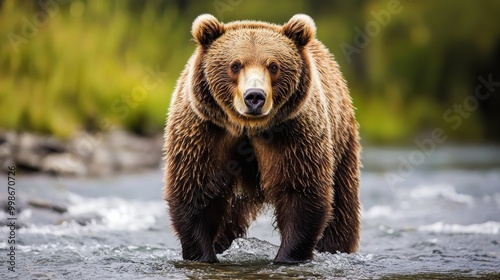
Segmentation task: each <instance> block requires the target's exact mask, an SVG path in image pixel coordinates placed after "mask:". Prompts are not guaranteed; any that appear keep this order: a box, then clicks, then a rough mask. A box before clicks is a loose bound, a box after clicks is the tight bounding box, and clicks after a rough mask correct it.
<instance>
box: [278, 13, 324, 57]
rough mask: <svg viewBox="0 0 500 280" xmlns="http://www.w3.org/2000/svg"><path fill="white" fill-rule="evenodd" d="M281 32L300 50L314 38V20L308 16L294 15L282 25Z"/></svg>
mask: <svg viewBox="0 0 500 280" xmlns="http://www.w3.org/2000/svg"><path fill="white" fill-rule="evenodd" d="M282 32H283V34H285V36H287V37H288V38H290V39H292V41H294V42H295V44H296V45H297V47H298V48H299V49H300V48H302V47H304V46H305V45H307V44H308V43H309V42H310V41H311V40H312V39H314V37H315V36H316V24H314V20H313V19H312V18H311V17H310V16H308V15H305V14H296V15H294V16H293V17H292V18H291V19H290V20H289V21H288V22H287V23H285V25H283V27H282Z"/></svg>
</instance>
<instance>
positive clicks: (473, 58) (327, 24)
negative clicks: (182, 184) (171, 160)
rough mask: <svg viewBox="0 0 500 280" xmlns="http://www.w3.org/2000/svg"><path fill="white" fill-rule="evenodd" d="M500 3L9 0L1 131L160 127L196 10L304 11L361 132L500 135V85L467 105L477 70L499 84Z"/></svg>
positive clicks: (189, 47)
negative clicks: (344, 86) (337, 70)
mask: <svg viewBox="0 0 500 280" xmlns="http://www.w3.org/2000/svg"><path fill="white" fill-rule="evenodd" d="M395 11H396V12H395ZM499 12H500V1H481V2H474V1H466V0H458V1H451V0H450V1H406V0H401V1H397V0H389V1H363V0H353V1H318V0H316V1H307V0H290V1H264V0H255V1H250V0H214V1H193V0H189V1H181V0H170V1H155V0H151V1H132V0H130V1H125V0H123V1H118V0H116V1H100V0H88V1H81V0H78V1H76V0H75V1H70V0H59V1H57V0H38V1H14V0H0V32H1V34H2V44H1V45H0V128H4V129H12V130H22V131H34V132H40V133H47V134H53V135H56V136H58V137H63V138H64V137H70V136H71V135H73V134H74V133H75V132H77V131H79V130H88V131H95V130H101V131H102V130H106V129H108V128H109V127H110V125H117V126H120V127H124V128H125V129H127V130H130V131H133V132H135V133H139V134H143V135H152V134H156V133H161V131H162V129H163V126H164V122H165V116H166V113H167V109H168V103H169V100H170V96H171V93H172V91H173V89H174V86H175V82H176V79H177V78H178V76H179V74H180V71H181V70H182V69H183V67H184V65H185V63H186V61H187V59H188V57H189V56H190V55H191V54H192V52H193V51H194V49H195V43H194V41H193V40H191V35H190V28H191V22H192V21H193V20H194V18H195V17H196V16H197V15H199V14H201V13H211V14H213V15H215V16H216V17H217V18H218V19H219V20H221V21H223V22H228V21H232V20H238V19H256V20H264V21H270V22H274V23H280V24H281V23H284V22H286V21H287V20H288V19H289V18H290V17H291V16H292V15H293V14H295V13H306V14H309V15H311V16H312V17H313V18H314V20H315V21H316V24H317V28H318V34H317V37H318V38H319V39H320V40H321V41H322V42H323V43H324V44H325V45H326V46H327V47H328V48H329V49H330V51H331V52H332V53H333V54H334V55H335V56H336V59H337V61H338V62H339V64H340V66H341V69H342V71H343V73H344V74H345V76H346V79H347V81H348V83H349V87H350V90H351V94H352V96H353V100H354V104H355V106H356V107H357V112H356V114H357V118H358V121H359V123H360V127H361V136H362V138H363V141H365V142H367V143H374V144H408V143H411V142H412V141H413V140H414V139H416V138H417V137H425V135H429V134H430V132H431V131H432V130H433V129H434V128H438V127H439V128H443V129H444V130H445V132H446V133H447V135H448V136H449V139H452V140H453V141H455V142H496V141H499V140H500V113H499V110H500V98H499V97H498V96H499V93H500V90H497V91H496V92H492V93H491V95H490V96H489V97H488V98H487V99H486V100H484V101H480V102H478V107H477V108H476V107H475V106H472V105H474V102H472V103H469V104H468V107H467V106H466V107H465V109H464V110H465V111H464V112H461V113H460V112H459V111H457V110H458V109H457V107H456V106H459V105H460V104H463V103H464V102H471V96H472V97H473V96H474V93H475V89H476V87H477V86H479V85H481V82H480V80H478V77H479V76H482V77H484V78H485V79H486V80H488V77H489V76H490V75H491V79H492V80H493V81H500V67H499V62H500V28H499V27H500V17H499V16H498V13H499ZM387 15H389V16H387ZM377 27H378V28H377ZM367 28H368V29H367ZM360 33H362V34H360ZM353 50H354V51H353ZM490 88H491V87H490ZM493 88H494V87H493ZM499 88H500V87H499ZM482 90H485V87H483V89H482ZM472 101H474V100H472ZM465 105H467V104H465ZM471 108H472V109H471ZM448 110H452V111H451V112H448ZM446 112H448V113H449V115H448V119H447V118H446V117H445V116H444V114H445V113H446ZM465 113H467V114H465ZM457 116H460V121H461V122H460V125H458V126H457V124H458V120H457V119H456V118H457ZM451 117H455V120H456V121H453V122H452V121H451V120H450V119H449V118H451Z"/></svg>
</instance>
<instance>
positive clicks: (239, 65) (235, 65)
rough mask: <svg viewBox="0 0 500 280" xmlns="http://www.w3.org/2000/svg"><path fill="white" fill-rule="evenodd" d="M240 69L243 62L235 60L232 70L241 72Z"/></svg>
mask: <svg viewBox="0 0 500 280" xmlns="http://www.w3.org/2000/svg"><path fill="white" fill-rule="evenodd" d="M240 70H241V63H239V62H238V61H235V62H233V63H232V64H231V71H233V73H238V72H240Z"/></svg>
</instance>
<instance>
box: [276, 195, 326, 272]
mask: <svg viewBox="0 0 500 280" xmlns="http://www.w3.org/2000/svg"><path fill="white" fill-rule="evenodd" d="M329 196H331V194H329V193H325V194H323V195H319V194H315V193H314V192H309V191H308V190H302V191H298V190H294V189H291V188H288V189H286V188H285V189H283V191H282V194H280V195H278V198H277V199H276V201H275V207H276V220H277V224H278V228H279V230H280V233H281V246H280V248H279V251H278V254H277V255H276V258H275V259H274V263H275V264H295V263H302V262H306V261H309V260H311V259H312V258H313V250H314V247H315V246H316V243H317V241H318V240H319V238H320V237H321V234H322V232H323V230H324V228H325V225H326V223H327V219H328V217H329V215H330V212H331V207H330V205H329V204H328V203H325V202H326V201H327V200H329Z"/></svg>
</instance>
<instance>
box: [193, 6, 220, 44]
mask: <svg viewBox="0 0 500 280" xmlns="http://www.w3.org/2000/svg"><path fill="white" fill-rule="evenodd" d="M191 34H193V38H194V40H195V41H196V42H197V43H198V44H199V45H200V46H202V47H204V48H206V47H208V46H210V44H212V43H213V41H215V40H216V39H217V38H219V37H220V36H221V35H222V34H224V24H222V23H220V22H219V21H218V20H217V19H216V18H215V17H214V16H212V15H210V14H203V15H199V16H198V17H197V18H196V19H195V20H194V21H193V26H192V27H191Z"/></svg>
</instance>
